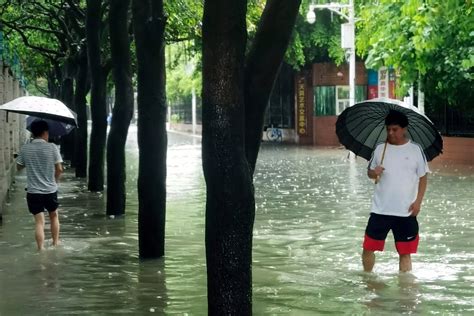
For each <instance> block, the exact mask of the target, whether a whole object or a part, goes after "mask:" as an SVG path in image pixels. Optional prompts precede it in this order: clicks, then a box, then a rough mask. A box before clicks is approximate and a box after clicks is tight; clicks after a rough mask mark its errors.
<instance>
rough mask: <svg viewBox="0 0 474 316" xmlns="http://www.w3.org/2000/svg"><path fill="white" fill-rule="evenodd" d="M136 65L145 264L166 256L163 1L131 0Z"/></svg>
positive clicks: (141, 244) (141, 236)
mask: <svg viewBox="0 0 474 316" xmlns="http://www.w3.org/2000/svg"><path fill="white" fill-rule="evenodd" d="M132 11H133V26H134V32H135V44H136V52H137V62H138V77H137V78H138V146H139V155H140V157H139V170H138V203H139V206H138V212H139V213H138V222H139V223H138V238H139V252H140V257H142V258H157V257H161V256H163V255H164V251H165V218H166V150H167V142H168V139H167V135H166V91H165V81H166V79H165V52H164V45H165V42H164V29H165V20H164V19H165V18H164V15H163V1H162V0H133V4H132Z"/></svg>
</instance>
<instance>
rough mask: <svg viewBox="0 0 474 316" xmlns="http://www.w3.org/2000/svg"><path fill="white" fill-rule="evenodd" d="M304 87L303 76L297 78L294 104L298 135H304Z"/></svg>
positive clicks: (304, 80) (305, 125) (305, 126)
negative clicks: (295, 105) (296, 109)
mask: <svg viewBox="0 0 474 316" xmlns="http://www.w3.org/2000/svg"><path fill="white" fill-rule="evenodd" d="M305 87H306V79H305V77H304V76H302V77H299V78H298V84H297V89H298V93H297V95H296V97H297V98H296V102H297V105H298V113H297V123H298V127H297V128H298V135H306V132H307V131H306V128H307V124H306V106H305V99H306V98H305Z"/></svg>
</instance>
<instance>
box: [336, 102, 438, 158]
mask: <svg viewBox="0 0 474 316" xmlns="http://www.w3.org/2000/svg"><path fill="white" fill-rule="evenodd" d="M390 110H395V111H399V112H402V113H403V114H405V115H406V116H407V117H408V128H407V132H408V135H407V136H408V138H410V139H411V140H412V141H413V142H415V143H417V144H418V145H420V146H421V148H422V149H423V152H424V153H425V156H426V159H427V160H428V161H431V160H432V159H433V158H435V157H436V156H438V155H439V154H441V153H442V152H443V139H442V138H441V135H440V134H439V132H438V130H437V129H436V128H435V127H434V125H433V123H432V122H431V121H430V119H429V118H427V117H426V116H425V115H423V114H421V113H420V112H419V111H418V109H417V108H416V107H414V106H409V105H407V104H405V103H403V102H401V101H399V100H394V99H388V98H378V99H372V100H367V101H363V102H359V103H356V104H354V105H353V106H351V107H348V108H347V109H345V110H344V111H343V112H342V113H341V115H339V117H338V119H337V122H336V134H337V137H338V138H339V142H340V143H341V144H343V145H344V146H345V147H346V148H347V149H349V150H350V151H352V152H353V153H354V154H356V155H357V156H360V157H363V158H365V159H367V160H370V158H371V156H372V152H373V151H374V149H375V147H376V146H377V144H379V143H381V142H385V141H386V139H387V131H386V129H385V117H386V116H387V114H388V112H389V111H390Z"/></svg>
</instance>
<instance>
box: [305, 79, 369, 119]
mask: <svg viewBox="0 0 474 316" xmlns="http://www.w3.org/2000/svg"><path fill="white" fill-rule="evenodd" d="M355 98H356V102H360V101H363V100H366V99H367V86H365V85H359V86H356V89H355ZM349 101H350V100H349V86H316V87H315V88H314V103H313V110H314V111H313V113H315V115H316V116H331V115H339V114H341V112H342V111H344V109H346V108H347V107H349V103H350V102H349Z"/></svg>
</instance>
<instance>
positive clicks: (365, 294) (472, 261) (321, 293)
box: [0, 128, 474, 316]
mask: <svg viewBox="0 0 474 316" xmlns="http://www.w3.org/2000/svg"><path fill="white" fill-rule="evenodd" d="M347 154H348V152H347V151H346V150H340V149H339V150H338V149H315V148H304V147H295V146H285V145H279V144H278V145H273V144H264V146H263V147H262V150H261V152H260V155H259V160H258V165H257V169H256V174H255V189H256V204H257V210H256V220H255V225H254V247H253V302H254V305H253V311H254V314H255V315H281V314H283V315H319V314H333V315H354V314H356V315H361V314H362V315H363V314H371V315H393V314H418V315H447V314H457V315H472V314H474V167H473V166H450V167H445V166H442V165H439V164H437V165H436V164H435V165H433V166H432V167H431V169H432V171H433V172H432V174H431V175H430V176H429V179H428V190H427V193H426V196H425V201H424V203H423V205H422V211H421V214H420V216H419V222H420V246H419V249H418V252H419V253H418V254H416V255H414V256H413V273H412V274H399V273H398V256H397V254H396V250H395V246H394V243H393V236H392V235H391V233H390V234H389V237H388V239H387V243H386V247H385V248H386V250H385V252H383V253H377V263H376V266H375V270H374V273H373V274H372V275H368V274H364V273H362V267H361V260H360V253H361V244H362V240H363V235H364V229H365V225H366V222H367V219H368V215H369V209H370V203H371V195H372V190H373V186H374V184H373V183H372V182H371V181H370V180H369V179H368V178H367V176H366V168H367V162H366V161H365V160H363V159H361V158H357V159H356V160H353V159H352V160H351V159H347ZM127 170H128V173H127V176H128V178H127V188H128V189H127V192H128V196H127V210H126V216H125V217H124V218H118V219H110V218H107V217H106V216H105V197H104V195H103V194H99V193H90V192H87V185H86V182H85V180H77V179H75V178H74V175H73V171H72V170H67V171H66V173H65V175H64V176H63V179H62V183H61V185H60V193H59V196H60V203H61V206H60V221H61V242H62V245H61V246H60V247H58V248H56V249H55V248H52V247H51V246H50V240H48V242H47V249H46V250H45V251H43V252H41V253H38V252H37V251H36V244H35V241H34V231H33V227H34V221H33V217H32V216H31V215H30V214H29V213H28V211H27V207H26V200H25V194H24V190H23V188H24V185H25V182H26V178H25V177H26V176H25V173H24V172H23V173H21V174H19V175H18V176H17V177H16V184H15V186H14V188H15V190H14V191H13V192H12V193H11V198H10V202H9V204H8V206H7V209H6V211H5V213H4V214H3V224H2V225H1V226H0V253H1V255H0V315H2V316H3V315H65V314H80V315H83V314H89V315H105V314H133V315H143V314H152V313H155V314H158V315H163V314H166V315H171V314H178V315H206V314H207V298H206V266H205V249H204V214H205V183H204V178H203V172H202V166H201V146H200V139H199V138H193V137H190V136H187V135H180V134H176V133H169V150H168V180H167V183H168V201H167V202H168V204H167V215H166V216H167V222H166V256H165V258H162V259H158V260H147V261H140V260H139V259H138V232H137V227H138V223H137V220H138V216H137V211H138V201H137V189H136V181H137V173H138V149H137V142H136V131H135V129H133V128H132V129H131V132H130V134H129V139H128V143H127ZM47 228H48V229H47V231H46V234H48V235H49V221H47ZM48 237H49V236H48Z"/></svg>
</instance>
